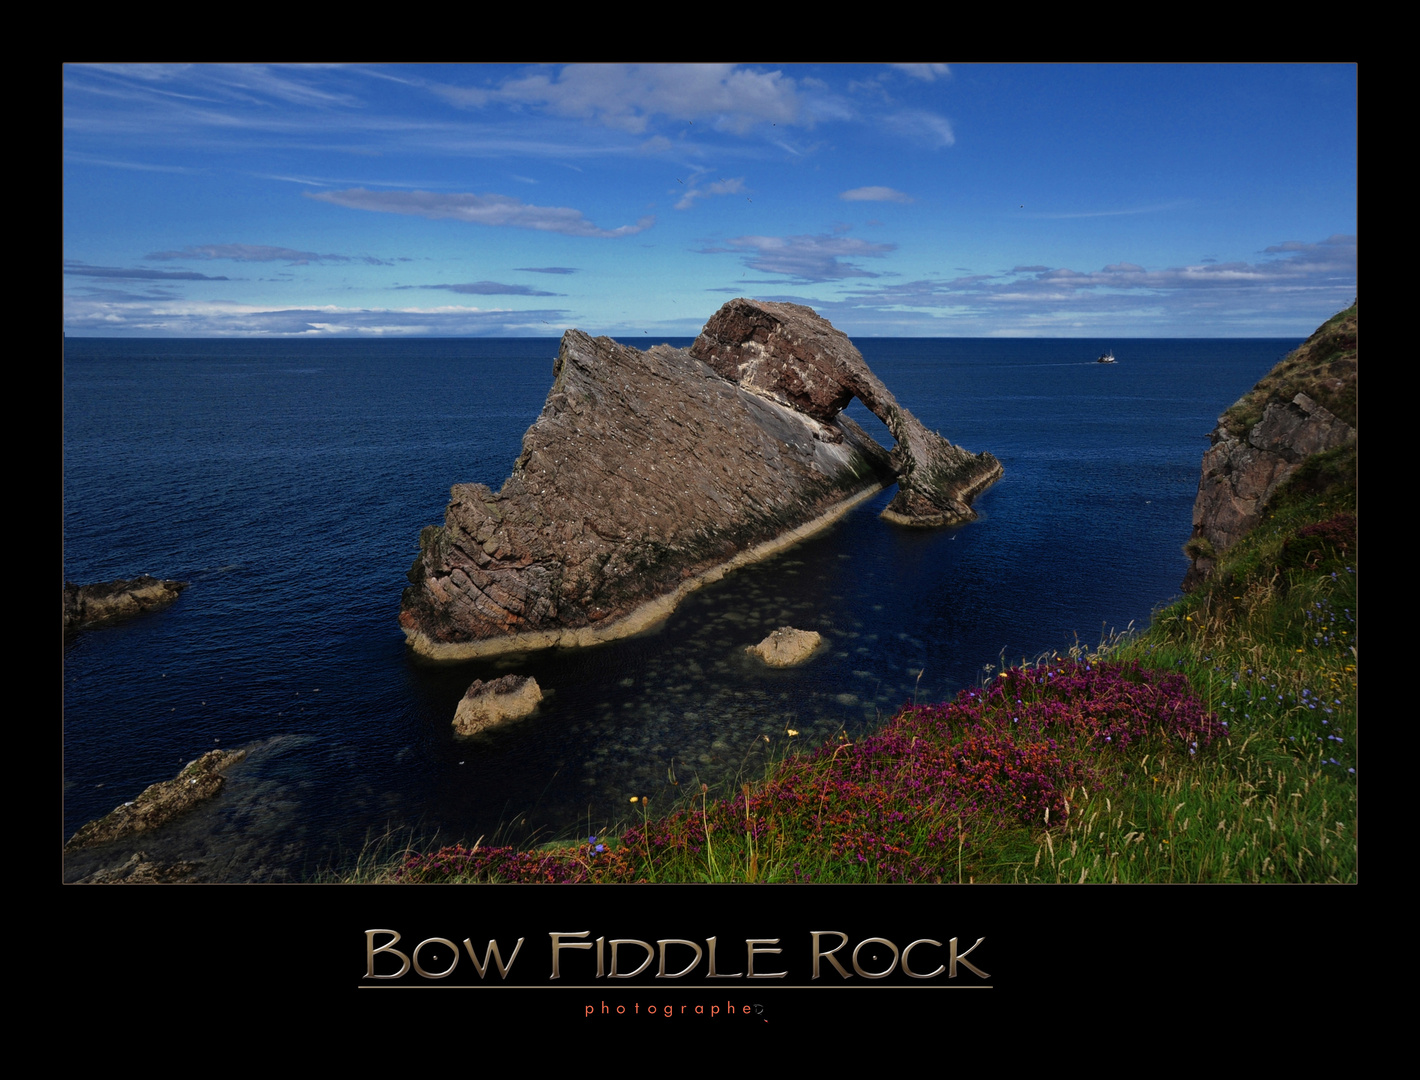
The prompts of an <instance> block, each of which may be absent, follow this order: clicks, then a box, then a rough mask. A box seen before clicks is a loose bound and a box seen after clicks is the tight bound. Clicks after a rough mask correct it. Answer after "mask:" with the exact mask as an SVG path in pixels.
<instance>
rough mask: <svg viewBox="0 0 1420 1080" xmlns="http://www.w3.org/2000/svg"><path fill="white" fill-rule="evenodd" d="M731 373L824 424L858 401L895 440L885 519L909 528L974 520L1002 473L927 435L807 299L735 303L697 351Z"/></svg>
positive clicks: (987, 460) (715, 320) (709, 327)
mask: <svg viewBox="0 0 1420 1080" xmlns="http://www.w3.org/2000/svg"><path fill="white" fill-rule="evenodd" d="M690 355H691V356H694V357H695V358H697V359H699V360H704V361H705V362H706V363H707V364H709V365H710V366H711V367H713V368H714V369H715V370H716V372H718V373H719V374H720V375H722V376H724V377H725V378H726V379H728V380H730V381H731V382H733V383H737V384H738V385H740V386H743V387H745V388H746V389H748V390H752V391H754V392H755V393H759V394H764V395H765V396H767V397H770V398H773V399H775V400H777V401H782V402H784V403H785V404H786V405H789V406H790V407H791V408H794V409H797V410H799V411H800V412H803V413H805V414H807V415H809V416H812V417H815V418H816V419H819V420H822V421H828V420H830V419H831V418H833V417H835V416H837V415H838V414H839V413H840V412H841V411H842V410H843V409H844V408H845V407H846V406H847V405H848V403H849V402H850V401H852V400H853V399H854V398H857V399H858V400H859V401H861V402H862V403H863V404H864V405H865V406H867V408H868V411H869V412H871V413H872V414H873V415H874V416H876V417H877V418H878V419H879V420H881V421H882V422H883V423H884V424H885V425H887V429H888V430H889V431H890V432H892V437H893V438H894V439H896V440H897V447H896V449H894V450H893V464H894V467H895V469H896V472H897V474H898V475H897V497H896V498H894V499H893V501H892V502H891V503H890V504H889V505H888V507H887V509H886V510H884V511H883V517H885V518H887V519H888V520H890V521H895V522H897V523H899V524H902V525H929V526H932V525H957V524H961V523H962V522H966V521H972V520H974V519H975V517H976V514H975V513H974V512H973V511H972V509H971V501H972V499H974V498H975V497H976V496H977V495H978V494H980V493H981V492H982V491H984V490H986V488H988V487H990V486H991V485H992V484H993V483H995V482H996V481H997V480H998V479H1000V477H1001V463H1000V462H999V461H997V460H996V458H995V457H993V456H992V455H991V454H987V453H982V454H972V453H969V452H967V451H966V450H963V449H962V448H961V447H959V446H953V445H952V444H951V443H949V442H948V441H947V440H946V439H944V438H942V437H941V436H940V435H938V434H937V433H936V432H933V431H928V430H927V429H926V428H924V427H923V426H922V425H921V423H919V422H918V420H917V417H915V416H913V415H912V414H911V413H910V412H908V411H907V410H906V409H904V408H903V407H902V406H901V405H899V404H898V403H897V399H896V398H895V397H893V396H892V393H891V391H889V390H888V388H887V387H886V386H884V385H883V383H882V380H881V379H879V378H878V377H877V376H876V375H874V374H873V373H872V371H871V370H870V369H869V368H868V365H867V364H866V363H865V362H864V361H863V354H862V353H860V352H859V351H858V350H857V349H856V348H855V347H854V345H853V343H852V342H851V341H849V340H848V338H847V336H846V335H845V334H842V333H840V332H839V331H837V330H835V329H834V328H833V326H832V325H831V324H830V323H829V322H828V321H827V320H826V319H821V318H819V317H818V315H816V314H815V313H814V312H813V311H812V310H811V309H809V308H806V307H802V306H800V305H799V304H775V303H765V302H761V301H756V300H731V301H730V302H729V303H728V304H726V305H725V306H724V307H722V308H721V309H720V310H719V311H717V312H716V313H715V315H714V316H713V317H712V318H711V319H710V321H709V322H708V323H706V324H705V329H704V330H702V331H701V333H700V336H699V337H698V338H696V340H695V344H694V345H692V346H691V347H690Z"/></svg>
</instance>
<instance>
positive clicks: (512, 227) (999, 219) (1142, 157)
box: [63, 63, 1357, 341]
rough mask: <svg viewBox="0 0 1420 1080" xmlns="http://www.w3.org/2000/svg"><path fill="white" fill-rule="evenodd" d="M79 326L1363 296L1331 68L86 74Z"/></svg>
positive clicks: (75, 200) (363, 323) (381, 328)
mask: <svg viewBox="0 0 1420 1080" xmlns="http://www.w3.org/2000/svg"><path fill="white" fill-rule="evenodd" d="M63 81H64V100H63V115H64V137H63V149H64V265H63V290H64V329H65V331H66V333H68V334H74V335H84V336H102V337H273V336H303V337H334V336H342V335H343V336H364V337H374V336H386V337H401V336H432V337H467V336H494V337H513V336H524V335H527V336H538V337H554V336H557V335H560V334H561V332H562V331H563V330H565V329H568V328H570V327H576V328H578V329H581V330H585V331H587V332H589V333H592V334H610V335H613V336H616V337H641V336H644V337H647V338H648V339H650V340H657V341H658V340H662V339H665V338H669V337H683V336H693V335H695V334H697V333H698V332H699V331H700V328H701V327H702V326H703V325H704V323H705V321H706V320H707V319H708V318H709V317H710V315H711V314H713V313H714V311H715V310H716V309H717V308H719V307H720V305H721V304H723V303H724V302H725V301H727V300H730V299H732V298H734V297H737V296H749V297H754V298H758V299H761V300H784V301H790V302H793V303H799V304H807V305H808V306H810V307H812V308H814V309H815V310H816V311H817V312H818V313H819V314H820V315H822V316H824V317H825V318H827V319H829V320H830V321H831V322H832V323H833V324H834V325H835V326H837V327H838V328H839V329H840V330H843V331H845V332H846V333H848V334H849V335H850V336H861V337H993V336H1016V337H1088V338H1111V339H1117V338H1131V337H1295V338H1300V337H1305V336H1306V335H1308V334H1310V333H1311V331H1312V330H1314V329H1315V328H1316V327H1317V326H1318V325H1319V324H1320V323H1321V322H1323V321H1324V320H1325V319H1326V318H1328V317H1329V316H1331V315H1333V314H1334V313H1335V312H1337V311H1339V310H1341V309H1342V308H1345V307H1346V306H1348V305H1349V304H1350V303H1351V301H1352V299H1353V298H1354V297H1355V296H1356V293H1357V284H1356V274H1357V270H1356V232H1357V223H1356V215H1357V207H1356V173H1357V100H1356V99H1357V72H1356V68H1355V66H1354V65H1350V64H1319V65H1302V64H1297V65H1292V64H1268V65H1245V64H1244V65H1238V64H1216V65H1211V64H1210V65H1108V64H1106V65H1092V64H1081V65H1033V64H1026V65H1012V64H1006V65H995V64H989V65H975V64H963V65H958V64H945V63H943V64H900V65H844V64H809V65H764V64H751V65H730V64H725V65H613V64H568V65H532V66H529V65H507V66H500V65H399V64H391V65H364V64H356V65H348V66H341V65H319V66H297V65H280V66H239V65H223V64H207V65H202V64H196V65H144V64H133V65H101V66H83V65H71V66H66V67H65V68H64V69H63Z"/></svg>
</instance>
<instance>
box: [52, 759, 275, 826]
mask: <svg viewBox="0 0 1420 1080" xmlns="http://www.w3.org/2000/svg"><path fill="white" fill-rule="evenodd" d="M246 756H247V752H246V751H245V750H209V751H208V752H207V753H205V754H203V755H202V756H201V757H200V758H197V759H196V760H194V761H189V762H188V763H187V764H186V765H185V766H184V767H183V770H182V771H181V772H180V773H178V774H177V776H176V777H174V778H173V779H171V780H161V781H159V782H158V783H156V784H150V785H148V787H146V788H144V789H143V792H142V794H140V795H139V796H138V797H137V798H136V799H133V800H132V801H130V802H126V803H123V804H122V805H120V806H116V807H114V808H113V810H112V811H110V812H109V813H108V814H106V815H104V816H103V817H101V818H99V819H98V820H97V821H91V822H89V823H88V824H87V825H85V826H83V827H82V828H80V829H79V831H78V832H76V833H75V834H74V835H73V836H71V837H70V838H69V840H68V842H67V843H66V844H65V845H64V850H65V851H75V850H77V849H79V848H86V847H93V846H94V845H95V844H105V843H108V842H109V841H110V840H117V839H120V838H121V837H125V836H131V835H133V834H134V833H140V832H147V831H148V830H149V829H156V828H158V826H160V825H166V824H167V823H168V822H169V821H171V820H173V818H175V817H177V816H179V815H180V814H185V813H186V812H187V811H189V810H191V809H192V808H193V807H194V806H196V805H197V804H198V803H200V802H203V801H205V800H207V799H210V798H212V796H214V795H216V794H217V792H219V791H221V790H222V784H223V783H224V782H225V779H226V778H225V777H224V776H223V775H222V774H223V773H224V772H226V770H227V769H229V768H231V766H233V765H235V764H236V763H237V762H239V761H241V760H242V759H243V758H244V757H246Z"/></svg>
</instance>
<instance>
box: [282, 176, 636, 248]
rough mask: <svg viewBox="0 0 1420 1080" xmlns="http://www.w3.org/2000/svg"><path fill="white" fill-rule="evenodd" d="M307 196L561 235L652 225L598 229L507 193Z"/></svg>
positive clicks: (575, 214) (606, 233) (359, 191)
mask: <svg viewBox="0 0 1420 1080" xmlns="http://www.w3.org/2000/svg"><path fill="white" fill-rule="evenodd" d="M305 196H306V198H308V199H319V200H320V201H321V202H328V203H334V204H335V205H336V206H345V207H349V208H351V209H353V210H375V211H378V212H380V213H385V214H410V215H413V216H415V217H423V218H430V219H431V220H435V221H438V220H442V219H446V218H451V219H453V220H455V221H466V222H469V223H471V224H474V225H505V226H508V227H511V228H516V229H536V230H538V231H541V232H555V233H562V234H563V235H565V236H595V237H617V236H634V235H636V234H637V233H639V232H644V231H645V230H646V229H649V228H650V227H651V226H652V225H654V224H655V223H656V219H655V218H654V217H643V218H641V219H640V220H638V221H637V222H636V224H635V225H622V226H621V227H619V228H616V229H599V228H597V226H595V225H593V224H592V223H591V222H590V221H588V220H587V219H586V218H585V217H583V216H582V212H581V211H580V210H573V209H571V208H570V207H565V206H533V205H531V204H530V203H525V202H523V201H522V200H520V199H515V198H513V197H512V196H510V195H474V194H472V193H458V194H440V193H438V192H433V191H369V190H367V189H365V188H351V189H349V190H347V191H322V192H306V193H305Z"/></svg>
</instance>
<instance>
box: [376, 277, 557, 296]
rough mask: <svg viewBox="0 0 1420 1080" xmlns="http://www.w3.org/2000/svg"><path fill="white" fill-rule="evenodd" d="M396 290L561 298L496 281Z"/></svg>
mask: <svg viewBox="0 0 1420 1080" xmlns="http://www.w3.org/2000/svg"><path fill="white" fill-rule="evenodd" d="M395 288H396V289H446V290H448V291H449V292H455V293H464V294H465V295H468V296H562V295H564V294H563V293H554V292H545V291H544V290H542V289H534V288H533V287H532V286H531V285H504V284H503V283H501V282H498V281H470V282H468V283H466V284H463V285H396V286H395Z"/></svg>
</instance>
